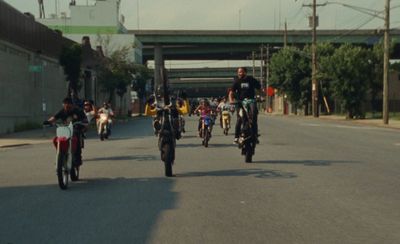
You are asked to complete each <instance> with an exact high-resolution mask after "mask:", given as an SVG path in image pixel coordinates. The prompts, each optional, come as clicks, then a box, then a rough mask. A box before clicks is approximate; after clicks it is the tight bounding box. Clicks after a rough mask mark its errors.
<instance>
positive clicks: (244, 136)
mask: <svg viewBox="0 0 400 244" xmlns="http://www.w3.org/2000/svg"><path fill="white" fill-rule="evenodd" d="M252 103H255V101H254V99H244V100H243V101H242V102H241V104H240V107H239V111H238V114H239V116H240V118H241V119H242V128H241V131H240V136H239V141H238V146H239V148H240V149H241V150H242V155H244V156H245V162H246V163H251V162H252V157H253V155H254V153H255V149H256V145H257V135H256V134H255V133H254V132H253V128H252V127H253V115H252V114H251V109H250V106H251V104H252Z"/></svg>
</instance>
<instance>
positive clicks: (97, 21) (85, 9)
mask: <svg viewBox="0 0 400 244" xmlns="http://www.w3.org/2000/svg"><path fill="white" fill-rule="evenodd" d="M120 3H121V0H97V1H96V2H95V3H94V4H93V5H76V4H74V3H71V4H70V6H69V9H70V16H67V14H66V13H61V14H60V15H56V14H53V15H51V16H50V18H46V19H39V20H38V21H39V22H40V23H42V24H44V25H46V26H48V27H49V28H52V29H55V30H60V31H61V32H63V35H64V36H65V37H66V38H69V39H71V40H73V41H76V42H79V43H80V42H81V41H82V39H83V37H85V38H88V39H89V41H90V45H91V46H96V47H97V48H99V47H101V50H102V52H103V53H104V55H105V56H106V57H107V56H108V55H110V54H111V53H112V52H113V51H115V50H118V49H120V48H122V47H128V48H129V51H128V59H129V60H130V61H132V62H134V63H139V64H141V63H142V44H141V43H140V41H139V40H138V39H137V38H135V35H134V34H128V33H127V30H126V28H125V27H124V25H123V24H124V19H125V18H124V16H123V15H121V14H120ZM84 71H85V73H86V74H89V75H87V76H85V84H84V85H83V91H81V94H80V96H81V97H86V98H88V99H92V100H94V101H96V103H97V104H100V103H102V101H105V100H106V96H105V94H103V93H102V92H101V88H100V87H99V86H97V84H96V70H95V67H91V66H87V67H84ZM88 89H90V90H88ZM130 93H131V92H130V90H129V89H128V92H127V94H130ZM131 100H132V97H130V95H129V96H128V95H125V97H124V99H123V100H122V102H123V104H119V99H118V100H116V101H114V105H115V106H116V107H123V108H126V109H128V110H129V108H130V104H131V102H132V101H131Z"/></svg>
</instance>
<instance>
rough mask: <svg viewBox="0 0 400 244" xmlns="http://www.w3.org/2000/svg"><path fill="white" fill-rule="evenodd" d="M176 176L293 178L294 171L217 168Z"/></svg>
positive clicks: (294, 175)
mask: <svg viewBox="0 0 400 244" xmlns="http://www.w3.org/2000/svg"><path fill="white" fill-rule="evenodd" d="M176 176H177V177H203V176H254V177H256V178H265V179H266V178H284V179H288V178H295V177H297V175H296V174H294V173H289V172H282V171H279V170H263V169H232V170H218V171H206V172H190V173H183V174H177V175H176Z"/></svg>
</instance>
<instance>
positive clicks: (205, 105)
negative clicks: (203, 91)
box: [194, 99, 212, 137]
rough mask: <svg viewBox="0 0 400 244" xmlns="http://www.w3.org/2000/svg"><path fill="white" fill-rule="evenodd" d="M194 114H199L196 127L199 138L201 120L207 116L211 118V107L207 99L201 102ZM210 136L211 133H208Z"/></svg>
mask: <svg viewBox="0 0 400 244" xmlns="http://www.w3.org/2000/svg"><path fill="white" fill-rule="evenodd" d="M194 112H195V113H199V114H200V119H199V125H198V127H197V129H198V131H199V136H200V137H201V125H202V120H203V118H204V117H206V116H209V117H211V112H212V110H211V107H210V103H209V102H208V100H207V99H204V100H201V101H200V105H199V106H198V107H197V108H196V109H195V110H194ZM211 130H212V126H211V127H210V131H211ZM210 136H211V133H210Z"/></svg>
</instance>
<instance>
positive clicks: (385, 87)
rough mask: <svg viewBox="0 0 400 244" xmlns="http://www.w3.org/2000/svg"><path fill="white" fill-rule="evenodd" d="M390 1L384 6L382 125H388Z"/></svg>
mask: <svg viewBox="0 0 400 244" xmlns="http://www.w3.org/2000/svg"><path fill="white" fill-rule="evenodd" d="M389 31H390V0H386V4H385V40H384V55H383V108H382V113H383V116H382V117H383V123H384V124H385V125H387V124H389V52H390V50H389V45H390V36H389Z"/></svg>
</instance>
